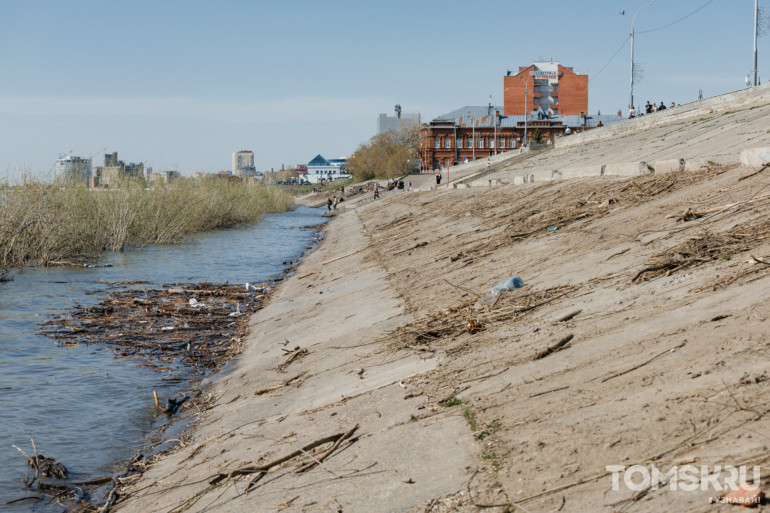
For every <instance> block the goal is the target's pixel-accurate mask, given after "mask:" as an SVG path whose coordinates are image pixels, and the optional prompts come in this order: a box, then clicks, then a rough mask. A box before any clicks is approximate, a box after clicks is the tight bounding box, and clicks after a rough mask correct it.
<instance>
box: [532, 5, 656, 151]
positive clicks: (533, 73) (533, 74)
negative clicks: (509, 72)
mask: <svg viewBox="0 0 770 513" xmlns="http://www.w3.org/2000/svg"><path fill="white" fill-rule="evenodd" d="M654 1H655V0H653V2H654ZM533 76H535V72H534V71H530V72H529V76H528V77H527V81H526V82H524V141H522V146H528V144H527V119H529V107H528V106H527V100H528V99H529V79H530V78H532V77H533Z"/></svg>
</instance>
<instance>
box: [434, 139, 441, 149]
mask: <svg viewBox="0 0 770 513" xmlns="http://www.w3.org/2000/svg"><path fill="white" fill-rule="evenodd" d="M433 147H434V148H441V141H439V140H438V137H436V138H435V139H433Z"/></svg>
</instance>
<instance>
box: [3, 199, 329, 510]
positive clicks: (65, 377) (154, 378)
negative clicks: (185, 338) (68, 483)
mask: <svg viewBox="0 0 770 513" xmlns="http://www.w3.org/2000/svg"><path fill="white" fill-rule="evenodd" d="M324 210H325V209H324ZM324 210H322V209H310V208H306V207H298V208H297V209H296V210H294V211H291V212H286V213H283V214H270V215H267V216H265V217H264V218H263V220H262V222H260V223H259V224H257V225H254V226H249V227H243V228H238V229H232V230H224V231H218V232H214V233H208V234H205V235H202V236H199V237H197V238H196V239H195V240H194V241H191V242H189V243H185V244H180V245H175V246H151V247H146V248H144V249H142V250H128V251H125V252H123V253H115V254H108V255H106V256H105V258H104V259H103V260H102V263H105V264H111V265H112V267H97V268H63V267H52V268H30V269H26V270H25V271H24V272H22V273H16V274H15V275H14V276H13V278H14V279H13V280H12V281H9V282H7V283H0V511H2V512H4V513H5V512H7V511H20V512H21V511H46V510H50V509H47V508H45V507H44V506H43V505H41V504H40V503H35V502H33V501H25V502H17V503H14V504H11V505H7V504H6V503H7V502H8V501H12V500H15V499H19V498H22V497H25V496H29V495H31V494H30V492H27V491H25V490H24V487H23V484H22V483H21V478H22V477H24V476H29V475H31V472H30V469H29V467H28V466H27V463H26V458H25V457H24V456H23V455H22V454H21V453H20V452H18V451H17V450H16V449H15V448H13V447H12V445H14V444H15V445H17V446H19V447H20V448H21V449H23V450H24V451H25V452H27V454H30V455H32V454H33V452H32V451H33V449H32V444H31V442H30V438H33V439H34V441H35V445H36V448H37V451H38V453H39V454H42V455H45V456H48V457H52V458H54V459H56V460H57V461H59V462H61V463H63V464H64V465H65V466H67V468H68V469H69V470H70V472H71V474H72V475H73V477H74V479H75V480H81V481H82V480H88V479H93V478H97V477H103V476H108V475H110V474H112V473H113V472H115V471H117V470H119V469H120V466H121V462H125V461H126V460H127V459H128V458H130V457H131V455H132V454H133V453H134V452H135V451H137V450H138V449H139V448H140V447H142V445H143V444H144V442H145V440H146V439H147V437H148V436H149V435H150V434H151V432H152V431H153V430H154V429H156V428H157V426H158V424H159V422H160V419H157V417H158V410H157V409H155V408H154V401H153V397H152V391H153V390H157V391H158V395H159V396H161V397H167V396H173V395H176V393H177V392H180V391H183V390H184V388H185V384H180V383H179V382H177V381H176V380H173V379H168V375H167V374H166V375H164V373H162V372H160V371H157V370H154V369H152V368H148V367H144V366H142V362H138V361H134V360H131V359H120V360H118V359H115V357H114V355H113V352H112V350H111V348H109V347H107V346H103V345H80V346H76V347H62V346H59V345H57V344H56V343H55V342H54V341H53V340H51V339H49V338H47V337H45V336H43V335H39V334H37V331H38V330H39V328H40V324H41V323H42V322H43V321H45V320H47V319H48V318H49V317H50V316H51V315H61V314H66V313H67V312H68V311H70V310H71V309H72V307H73V306H75V305H89V304H93V303H95V302H97V301H98V296H95V295H92V294H87V292H89V291H95V290H104V289H105V287H107V285H105V283H115V282H125V281H146V282H149V284H147V285H144V286H146V287H147V288H148V289H149V288H156V287H157V286H160V285H161V284H164V283H196V282H202V281H208V282H212V283H223V282H225V281H228V282H230V283H231V284H234V283H246V282H250V283H261V282H264V281H267V280H270V279H273V278H277V277H280V275H281V273H282V272H283V271H284V270H285V269H287V267H288V266H289V264H290V262H291V261H293V260H296V259H298V258H300V257H301V256H302V255H303V253H305V252H306V250H307V249H308V248H309V247H311V246H312V245H313V243H314V242H315V240H316V238H317V231H316V230H313V229H301V228H305V227H308V226H316V225H319V224H321V223H323V222H324V221H325V220H326V218H322V217H321V214H322V213H323V211H324ZM156 419H157V420H156ZM61 509H62V508H61V507H58V508H57V509H56V511H61ZM51 511H52V510H51Z"/></svg>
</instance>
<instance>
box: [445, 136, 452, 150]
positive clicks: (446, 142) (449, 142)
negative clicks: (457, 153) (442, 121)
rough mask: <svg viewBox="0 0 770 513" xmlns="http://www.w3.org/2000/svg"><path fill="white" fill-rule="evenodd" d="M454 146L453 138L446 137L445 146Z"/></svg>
mask: <svg viewBox="0 0 770 513" xmlns="http://www.w3.org/2000/svg"><path fill="white" fill-rule="evenodd" d="M451 147H452V139H450V138H449V137H447V138H446V139H444V148H451Z"/></svg>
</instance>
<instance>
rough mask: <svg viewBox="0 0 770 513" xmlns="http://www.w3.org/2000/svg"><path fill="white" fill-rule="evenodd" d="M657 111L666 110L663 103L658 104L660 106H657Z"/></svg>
mask: <svg viewBox="0 0 770 513" xmlns="http://www.w3.org/2000/svg"><path fill="white" fill-rule="evenodd" d="M658 110H666V104H665V103H663V102H660V105H658Z"/></svg>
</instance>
